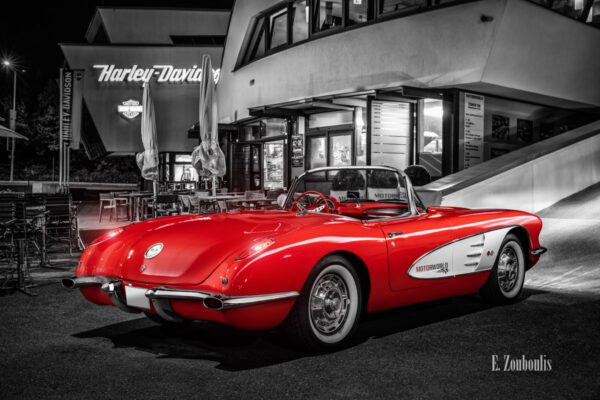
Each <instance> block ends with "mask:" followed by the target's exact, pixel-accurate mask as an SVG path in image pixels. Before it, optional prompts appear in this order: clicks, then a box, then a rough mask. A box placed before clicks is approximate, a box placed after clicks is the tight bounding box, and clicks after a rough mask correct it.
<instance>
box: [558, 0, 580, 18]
mask: <svg viewBox="0 0 600 400" xmlns="http://www.w3.org/2000/svg"><path fill="white" fill-rule="evenodd" d="M584 6H585V0H555V1H554V2H553V3H552V9H553V10H555V11H558V12H559V13H561V14H564V15H567V16H569V17H571V18H580V17H581V15H582V13H583V9H584Z"/></svg>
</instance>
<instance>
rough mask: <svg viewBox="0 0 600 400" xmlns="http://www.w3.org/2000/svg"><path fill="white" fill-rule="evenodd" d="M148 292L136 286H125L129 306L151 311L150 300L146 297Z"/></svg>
mask: <svg viewBox="0 0 600 400" xmlns="http://www.w3.org/2000/svg"><path fill="white" fill-rule="evenodd" d="M146 290H147V289H144V288H139V287H135V286H125V301H126V302H127V305H128V306H131V307H137V308H144V309H146V310H149V309H150V299H148V298H147V297H146Z"/></svg>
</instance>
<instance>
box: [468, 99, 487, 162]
mask: <svg viewBox="0 0 600 400" xmlns="http://www.w3.org/2000/svg"><path fill="white" fill-rule="evenodd" d="M484 103H485V97H483V96H480V95H477V94H471V93H465V110H464V132H465V140H464V151H463V153H464V158H463V162H464V168H469V167H472V166H473V165H477V164H479V163H481V162H482V161H483V111H484Z"/></svg>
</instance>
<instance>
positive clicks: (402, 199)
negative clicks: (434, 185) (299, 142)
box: [286, 167, 409, 207]
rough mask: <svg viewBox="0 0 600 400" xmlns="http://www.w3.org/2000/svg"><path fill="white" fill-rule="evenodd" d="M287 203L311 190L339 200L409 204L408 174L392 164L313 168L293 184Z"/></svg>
mask: <svg viewBox="0 0 600 400" xmlns="http://www.w3.org/2000/svg"><path fill="white" fill-rule="evenodd" d="M291 191H292V193H291V194H292V196H288V198H287V202H286V207H290V206H291V205H292V203H293V201H294V199H296V198H298V196H300V195H301V194H302V193H304V192H307V191H316V192H319V193H321V194H323V195H326V196H331V197H333V198H335V200H337V201H338V202H339V203H341V204H344V203H357V202H358V203H362V202H369V203H394V204H403V205H405V206H408V205H409V204H408V201H409V200H408V194H407V193H408V192H407V184H406V180H405V177H404V176H403V175H401V174H400V173H399V172H398V171H396V170H394V169H391V168H377V167H364V168H356V167H354V168H348V167H346V168H339V169H327V170H315V171H309V172H307V173H306V174H304V175H302V176H301V177H300V178H299V179H298V180H296V182H295V183H294V184H293V185H292V187H291Z"/></svg>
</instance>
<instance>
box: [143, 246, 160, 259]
mask: <svg viewBox="0 0 600 400" xmlns="http://www.w3.org/2000/svg"><path fill="white" fill-rule="evenodd" d="M163 247H164V246H163V244H162V243H156V244H153V245H152V246H150V247H148V250H146V253H145V254H144V258H145V259H147V260H149V259H151V258H154V257H156V256H157V255H159V254H160V252H161V251H162V249H163Z"/></svg>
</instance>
